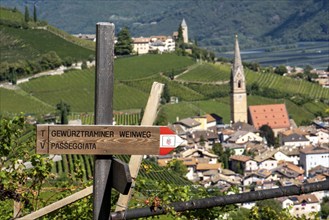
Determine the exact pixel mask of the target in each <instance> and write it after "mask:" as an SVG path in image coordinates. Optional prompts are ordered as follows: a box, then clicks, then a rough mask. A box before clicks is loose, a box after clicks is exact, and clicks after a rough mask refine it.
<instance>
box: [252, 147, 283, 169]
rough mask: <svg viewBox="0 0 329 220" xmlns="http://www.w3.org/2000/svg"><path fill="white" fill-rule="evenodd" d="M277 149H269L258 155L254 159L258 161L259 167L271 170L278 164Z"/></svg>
mask: <svg viewBox="0 0 329 220" xmlns="http://www.w3.org/2000/svg"><path fill="white" fill-rule="evenodd" d="M274 153H275V150H274V149H273V148H270V149H268V150H267V151H265V152H264V153H262V154H259V155H256V156H255V157H254V161H256V162H257V166H258V169H267V170H271V169H274V168H276V167H277V166H278V161H277V160H276V159H275V158H274V156H273V155H274Z"/></svg>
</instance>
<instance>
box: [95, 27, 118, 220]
mask: <svg viewBox="0 0 329 220" xmlns="http://www.w3.org/2000/svg"><path fill="white" fill-rule="evenodd" d="M114 28H115V26H114V24H112V23H105V22H100V23H97V24H96V80H95V124H96V125H112V123H113V90H114V88H113V87H114V73H113V66H114ZM111 164H112V155H95V164H94V185H93V192H94V198H93V199H94V206H93V219H94V220H99V219H110V212H111V191H112V183H111V180H110V177H111V175H110V171H111Z"/></svg>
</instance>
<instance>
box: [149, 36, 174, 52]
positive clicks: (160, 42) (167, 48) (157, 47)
mask: <svg viewBox="0 0 329 220" xmlns="http://www.w3.org/2000/svg"><path fill="white" fill-rule="evenodd" d="M149 51H157V52H158V53H160V54H161V53H164V52H173V51H175V41H174V39H173V38H172V37H171V36H151V37H150V43H149Z"/></svg>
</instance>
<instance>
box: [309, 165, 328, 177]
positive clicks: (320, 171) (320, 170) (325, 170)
mask: <svg viewBox="0 0 329 220" xmlns="http://www.w3.org/2000/svg"><path fill="white" fill-rule="evenodd" d="M318 174H324V175H326V176H329V167H324V166H322V165H317V166H316V167H313V168H311V169H310V170H309V171H308V176H309V177H314V176H316V175H318Z"/></svg>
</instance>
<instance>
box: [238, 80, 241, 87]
mask: <svg viewBox="0 0 329 220" xmlns="http://www.w3.org/2000/svg"><path fill="white" fill-rule="evenodd" d="M238 88H241V80H239V81H238Z"/></svg>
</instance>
